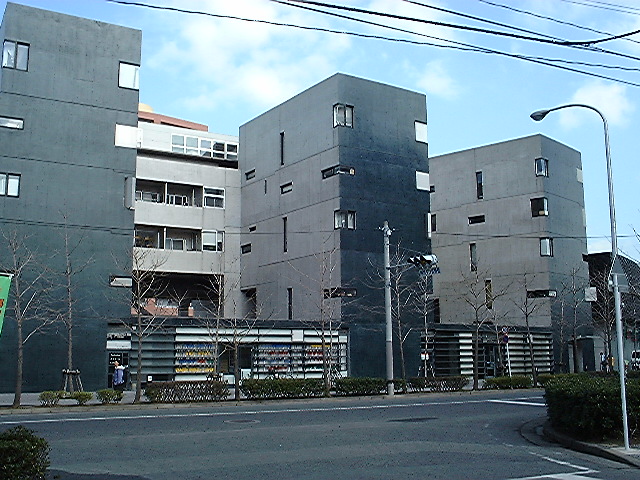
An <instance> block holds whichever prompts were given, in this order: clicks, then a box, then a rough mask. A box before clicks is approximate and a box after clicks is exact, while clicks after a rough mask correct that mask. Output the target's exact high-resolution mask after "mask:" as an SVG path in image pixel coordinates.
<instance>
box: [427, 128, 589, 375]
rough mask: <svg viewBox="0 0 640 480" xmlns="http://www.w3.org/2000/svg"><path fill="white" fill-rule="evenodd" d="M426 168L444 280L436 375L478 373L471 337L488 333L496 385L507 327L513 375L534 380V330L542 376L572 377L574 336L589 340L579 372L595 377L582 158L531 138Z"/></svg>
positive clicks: (441, 159)
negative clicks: (531, 351) (556, 373)
mask: <svg viewBox="0 0 640 480" xmlns="http://www.w3.org/2000/svg"><path fill="white" fill-rule="evenodd" d="M429 165H430V171H431V182H432V193H431V218H430V226H431V240H432V242H433V243H432V245H433V252H434V253H435V254H437V256H438V258H439V260H440V266H441V271H442V273H441V274H440V275H437V276H436V278H435V280H434V301H435V311H436V316H435V317H436V318H435V325H434V332H433V333H434V337H433V338H432V339H431V342H432V347H433V348H435V368H436V371H437V372H439V373H441V374H445V373H449V374H450V373H463V374H469V373H470V372H471V368H472V355H471V337H472V330H473V329H474V328H475V327H474V325H479V324H482V325H483V327H482V328H481V329H480V330H481V335H482V338H481V343H482V345H481V354H482V355H483V356H484V362H483V367H482V369H481V370H482V372H481V373H482V374H483V375H495V374H497V373H499V372H497V367H498V366H499V365H500V364H501V363H502V364H505V363H506V357H505V356H504V354H505V350H506V345H504V343H505V342H504V341H503V339H504V340H506V339H505V338H504V334H503V328H505V327H506V330H505V331H506V333H507V338H508V339H509V347H510V357H511V365H512V370H513V371H514V372H522V373H524V372H527V371H529V372H530V371H531V364H530V363H531V362H530V360H529V359H528V356H529V354H528V350H529V349H528V337H527V328H526V326H527V323H528V325H529V327H530V331H531V333H532V337H533V338H532V339H533V344H534V350H535V362H536V366H537V368H538V370H539V371H541V372H548V371H551V370H558V371H559V370H566V369H567V368H568V356H569V353H568V345H569V343H571V342H572V341H573V336H574V335H575V338H578V339H579V338H581V337H585V336H586V337H585V342H582V343H579V345H578V346H579V350H580V353H579V355H580V357H582V356H583V354H582V351H581V350H582V349H583V348H584V349H585V352H587V351H588V352H589V353H585V355H584V356H585V359H584V364H581V365H580V369H582V368H592V365H593V363H592V361H593V353H592V344H589V341H588V340H586V338H587V337H588V336H589V335H588V334H589V333H590V332H589V331H588V325H589V323H590V321H589V319H590V315H589V308H588V305H587V304H586V303H585V302H584V288H585V287H587V286H588V268H587V265H586V263H585V262H584V261H583V259H582V254H583V253H585V252H586V248H587V245H586V230H585V214H584V191H583V184H582V166H581V159H580V153H579V152H577V151H575V150H573V149H571V148H569V147H567V146H565V145H562V144H560V143H558V142H556V141H554V140H551V139H549V138H547V137H544V136H542V135H533V136H530V137H526V138H520V139H516V140H510V141H506V142H502V143H498V144H495V145H488V146H483V147H479V148H474V149H470V150H465V151H461V152H456V153H451V154H447V155H442V156H438V157H433V158H430V159H429ZM574 310H575V311H576V312H577V317H574V316H573V311H574ZM476 312H477V313H478V317H476V315H475V313H476ZM574 325H577V327H578V328H577V332H576V331H574V330H573V326H574ZM501 344H502V346H501ZM589 358H590V360H589Z"/></svg>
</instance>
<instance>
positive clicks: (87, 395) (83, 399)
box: [68, 392, 93, 405]
mask: <svg viewBox="0 0 640 480" xmlns="http://www.w3.org/2000/svg"><path fill="white" fill-rule="evenodd" d="M68 398H72V399H73V400H75V401H76V402H78V405H86V404H87V402H88V401H89V400H91V399H92V398H93V393H91V392H73V393H72V394H71V395H69V397H68Z"/></svg>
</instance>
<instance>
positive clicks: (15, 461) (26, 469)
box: [0, 425, 49, 480]
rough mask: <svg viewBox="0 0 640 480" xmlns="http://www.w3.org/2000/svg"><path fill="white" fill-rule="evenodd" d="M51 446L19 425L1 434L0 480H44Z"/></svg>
mask: <svg viewBox="0 0 640 480" xmlns="http://www.w3.org/2000/svg"><path fill="white" fill-rule="evenodd" d="M47 468H49V444H48V443H47V441H46V440H45V439H44V438H40V437H37V436H36V435H34V433H33V432H32V431H31V430H28V429H26V428H24V427H23V426H21V425H19V426H17V427H13V428H10V429H9V430H6V431H4V432H2V433H0V479H3V480H4V479H7V480H8V479H11V480H44V479H45V478H46V475H47Z"/></svg>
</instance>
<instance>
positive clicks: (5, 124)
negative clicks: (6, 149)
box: [0, 116, 24, 130]
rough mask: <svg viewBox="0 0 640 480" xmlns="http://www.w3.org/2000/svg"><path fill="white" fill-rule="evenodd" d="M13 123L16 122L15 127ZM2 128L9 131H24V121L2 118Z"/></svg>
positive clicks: (0, 118)
mask: <svg viewBox="0 0 640 480" xmlns="http://www.w3.org/2000/svg"><path fill="white" fill-rule="evenodd" d="M12 122H14V124H15V126H12ZM0 128H6V129H8V130H24V119H22V118H16V117H5V116H0Z"/></svg>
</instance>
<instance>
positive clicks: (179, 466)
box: [0, 391, 640, 480]
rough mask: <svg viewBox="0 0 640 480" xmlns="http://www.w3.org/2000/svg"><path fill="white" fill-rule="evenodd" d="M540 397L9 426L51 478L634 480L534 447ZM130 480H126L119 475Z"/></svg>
mask: <svg viewBox="0 0 640 480" xmlns="http://www.w3.org/2000/svg"><path fill="white" fill-rule="evenodd" d="M545 414H546V410H545V407H544V400H543V398H542V393H541V392H540V391H520V392H477V393H469V392H466V393H461V394H448V395H444V394H443V395H420V396H416V395H409V396H396V397H394V398H383V397H377V398H349V399H321V400H304V401H302V400H301V401H287V402H265V403H249V402H243V403H241V404H239V405H231V404H222V405H206V406H186V407H175V408H159V409H158V408H153V407H151V406H142V407H140V408H126V409H124V408H118V407H114V408H113V409H94V410H90V411H85V412H79V411H76V412H74V411H73V409H61V411H60V413H58V412H56V413H52V414H40V413H32V414H29V415H11V416H6V417H0V429H4V428H6V427H8V426H11V425H14V424H17V423H19V424H23V425H25V426H27V427H28V428H31V429H33V430H35V431H36V432H37V433H38V434H39V435H41V436H44V437H45V438H46V439H47V440H48V441H49V443H50V445H51V468H52V473H53V475H52V478H56V479H59V480H85V479H86V480H89V479H91V480H96V479H105V480H106V479H110V480H111V479H114V480H115V479H122V480H125V479H134V478H135V479H149V480H165V479H167V480H168V479H171V480H176V479H180V480H192V479H193V480H195V479H218V478H221V479H222V478H224V479H279V480H280V479H281V480H286V479H296V480H301V479H304V480H314V479H318V480H327V479H343V478H344V479H347V480H355V479H367V480H370V479H405V478H406V479H411V478H419V479H443V480H455V479H461V480H476V479H477V480H489V479H500V480H511V479H525V478H527V479H533V478H541V479H544V478H548V479H564V480H571V479H574V480H579V479H582V480H588V479H601V480H619V479H620V480H622V479H624V480H629V479H632V478H640V475H639V474H638V470H637V469H635V468H633V467H628V466H625V465H623V464H619V463H615V462H611V461H608V460H604V459H601V458H597V457H591V456H587V455H584V454H580V453H576V452H573V451H570V450H566V449H564V448H562V447H560V446H558V445H555V444H550V443H547V442H545V441H543V440H540V441H536V444H534V443H531V442H530V441H528V440H526V439H525V438H524V437H523V436H522V435H521V434H520V429H521V427H522V425H523V424H525V423H526V422H529V421H531V420H535V419H541V418H543V417H544V416H545ZM121 475H123V476H121Z"/></svg>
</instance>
